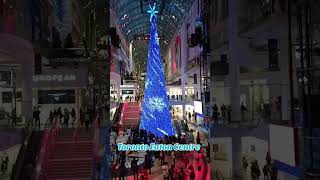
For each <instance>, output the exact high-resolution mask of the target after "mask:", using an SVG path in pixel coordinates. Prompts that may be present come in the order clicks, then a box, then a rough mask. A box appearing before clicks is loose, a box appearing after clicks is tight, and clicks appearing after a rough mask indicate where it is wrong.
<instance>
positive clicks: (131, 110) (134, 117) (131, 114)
mask: <svg viewBox="0 0 320 180" xmlns="http://www.w3.org/2000/svg"><path fill="white" fill-rule="evenodd" d="M122 113H123V116H122V118H121V124H122V126H123V127H129V126H138V125H139V121H140V104H139V102H126V103H125V104H124V106H123V111H122Z"/></svg>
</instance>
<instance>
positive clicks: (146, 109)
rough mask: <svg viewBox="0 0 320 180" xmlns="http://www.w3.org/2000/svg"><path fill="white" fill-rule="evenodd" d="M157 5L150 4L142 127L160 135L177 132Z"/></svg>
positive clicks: (169, 134)
mask: <svg viewBox="0 0 320 180" xmlns="http://www.w3.org/2000/svg"><path fill="white" fill-rule="evenodd" d="M155 8H156V5H155V4H154V6H153V7H151V6H150V10H149V11H148V13H150V22H151V31H150V42H149V51H148V63H147V77H146V83H145V91H144V99H143V104H142V108H143V110H142V114H141V118H140V128H141V129H145V130H147V131H148V132H152V133H153V134H154V135H156V136H158V137H163V136H164V135H168V136H172V135H174V134H175V132H174V129H173V127H172V123H171V117H170V111H169V107H168V98H167V94H166V80H165V77H164V71H163V65H162V59H161V54H160V44H159V38H158V32H157V24H156V20H157V17H156V13H158V11H156V10H155Z"/></svg>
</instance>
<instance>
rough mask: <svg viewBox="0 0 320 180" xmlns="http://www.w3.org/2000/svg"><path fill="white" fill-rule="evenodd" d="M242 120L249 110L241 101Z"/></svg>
mask: <svg viewBox="0 0 320 180" xmlns="http://www.w3.org/2000/svg"><path fill="white" fill-rule="evenodd" d="M240 109H241V121H245V113H246V111H247V107H246V106H245V105H244V104H243V102H241V107H240Z"/></svg>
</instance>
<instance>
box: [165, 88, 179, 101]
mask: <svg viewBox="0 0 320 180" xmlns="http://www.w3.org/2000/svg"><path fill="white" fill-rule="evenodd" d="M167 89H168V90H167V95H169V99H172V100H176V99H177V97H178V99H179V100H181V96H182V90H181V87H180V86H176V85H169V86H168V87H167Z"/></svg>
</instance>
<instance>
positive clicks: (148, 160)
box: [111, 126, 206, 180]
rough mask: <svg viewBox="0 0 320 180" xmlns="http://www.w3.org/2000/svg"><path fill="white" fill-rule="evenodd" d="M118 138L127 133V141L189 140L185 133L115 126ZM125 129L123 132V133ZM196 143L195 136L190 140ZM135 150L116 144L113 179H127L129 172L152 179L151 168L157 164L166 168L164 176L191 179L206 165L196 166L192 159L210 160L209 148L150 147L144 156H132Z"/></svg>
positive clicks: (159, 141) (113, 159)
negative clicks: (160, 133) (166, 133)
mask: <svg viewBox="0 0 320 180" xmlns="http://www.w3.org/2000/svg"><path fill="white" fill-rule="evenodd" d="M113 131H114V134H115V136H116V137H115V139H117V137H119V136H121V135H122V136H127V137H128V138H127V140H126V142H125V143H126V144H151V143H155V144H175V143H180V144H186V143H191V142H187V141H188V139H186V138H184V136H181V135H179V136H177V137H176V136H164V137H163V138H159V137H156V136H155V135H154V134H152V133H150V132H146V131H145V130H141V129H138V128H129V129H125V130H123V131H120V130H119V126H114V128H113ZM121 132H123V133H122V134H121ZM190 141H192V143H194V140H190ZM131 153H132V152H126V151H119V150H118V149H117V146H116V143H114V144H113V145H112V163H111V174H112V179H116V178H117V177H119V179H120V180H121V179H124V178H125V177H126V176H128V175H133V176H134V179H135V180H136V179H139V180H142V179H143V180H146V179H150V174H151V173H152V171H151V169H152V167H153V166H157V167H158V169H162V173H163V178H164V179H170V180H187V179H188V180H189V178H188V177H190V180H192V179H194V178H195V171H201V168H203V167H200V166H199V167H194V166H193V164H192V162H193V160H194V159H196V161H199V162H202V161H203V162H205V161H206V155H205V150H204V149H202V150H201V152H193V151H192V152H182V151H181V152H180V151H146V152H145V155H144V157H139V156H132V155H130V154H131ZM130 159H131V163H130V167H127V166H126V162H130V161H129V160H130ZM139 159H143V163H142V164H141V165H139V164H138V162H139Z"/></svg>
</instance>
